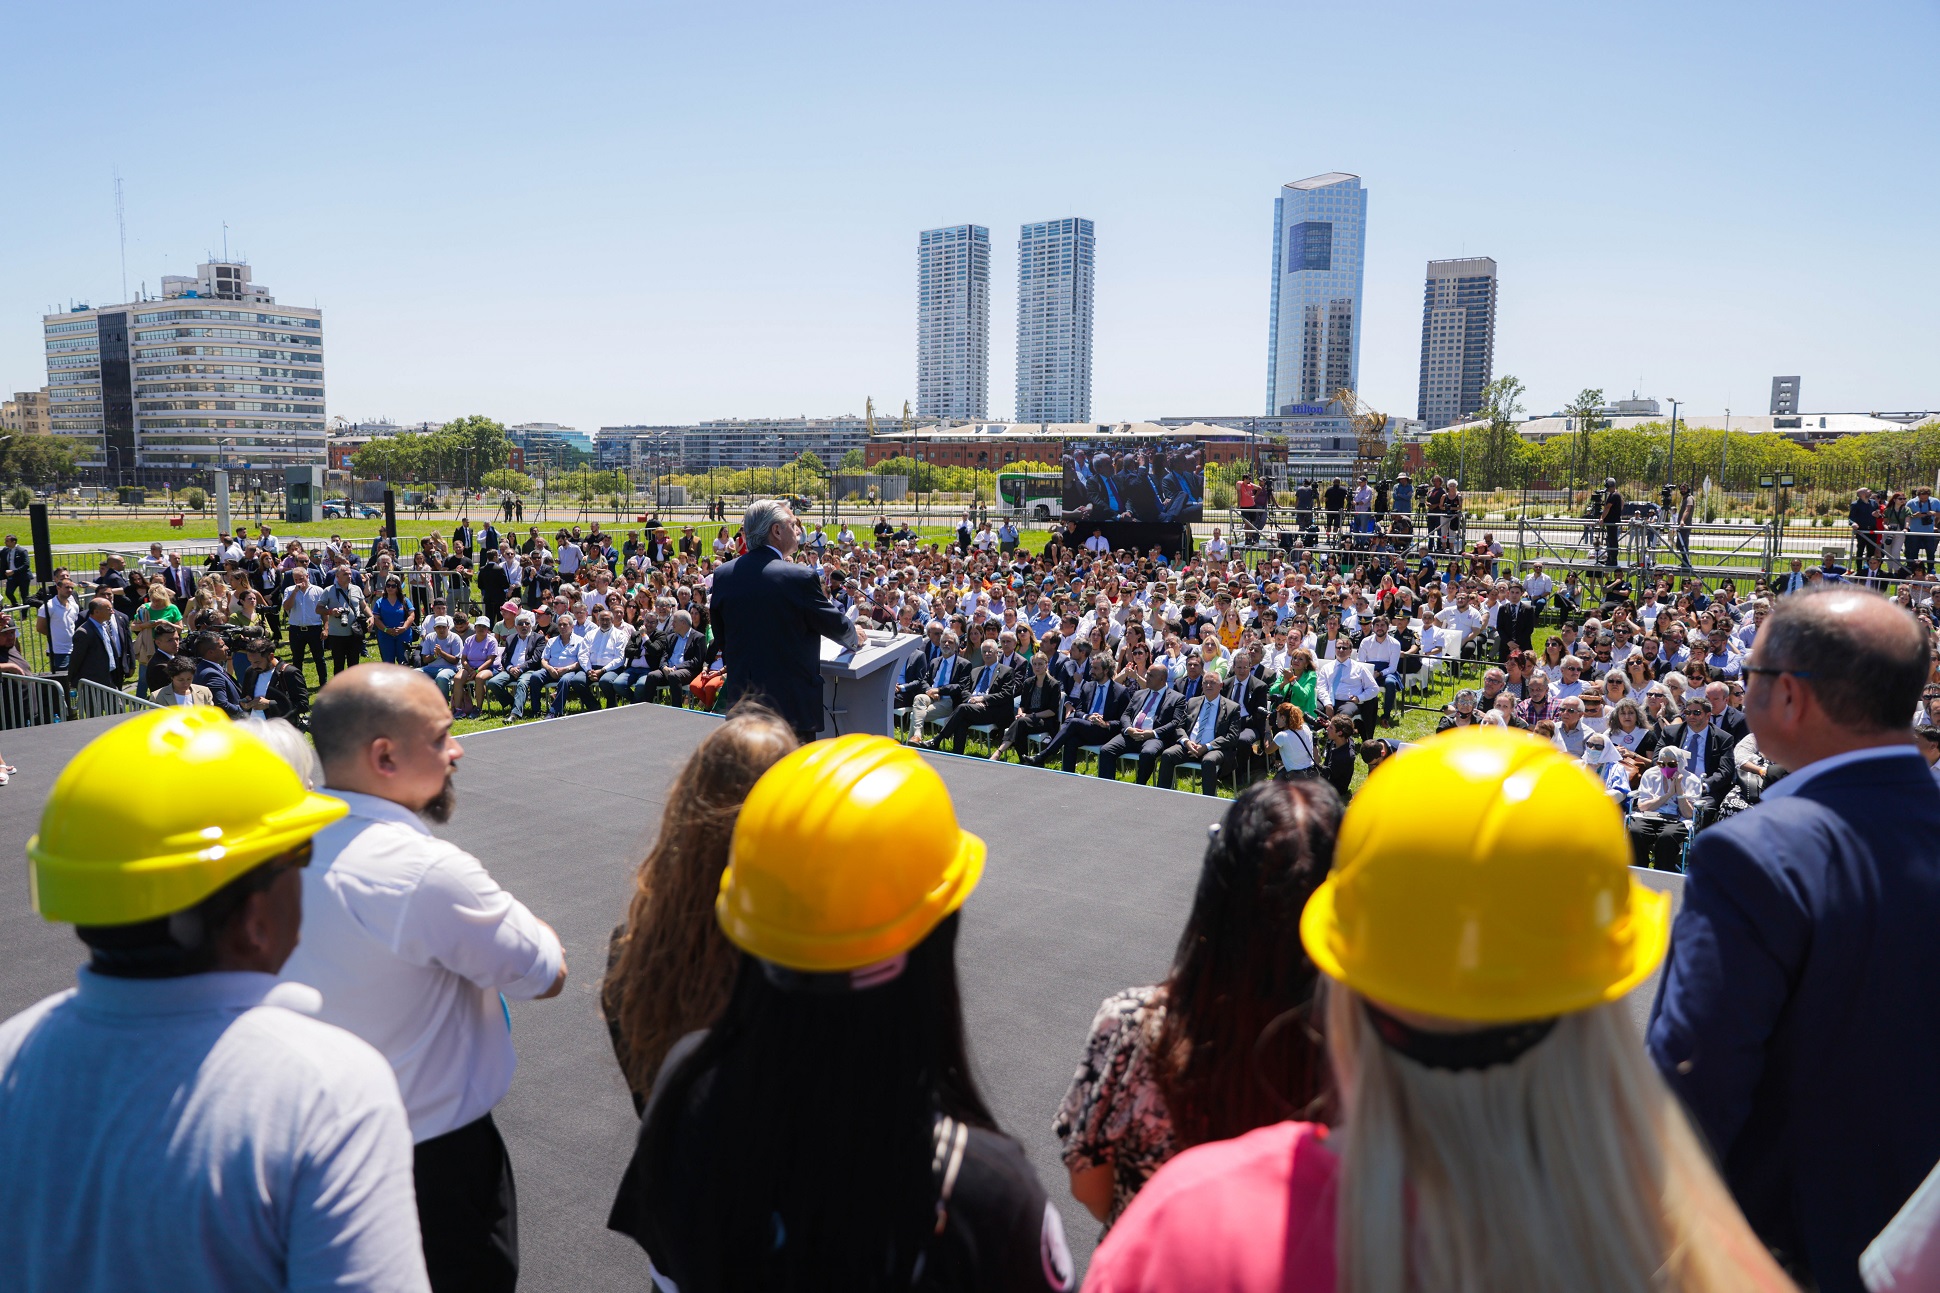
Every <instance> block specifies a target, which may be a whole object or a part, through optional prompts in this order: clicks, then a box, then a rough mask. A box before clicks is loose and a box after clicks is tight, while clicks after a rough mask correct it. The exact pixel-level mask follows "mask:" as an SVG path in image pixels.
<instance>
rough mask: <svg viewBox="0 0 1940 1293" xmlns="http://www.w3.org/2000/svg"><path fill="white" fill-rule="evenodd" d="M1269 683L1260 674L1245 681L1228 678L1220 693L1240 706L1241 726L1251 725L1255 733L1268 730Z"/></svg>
mask: <svg viewBox="0 0 1940 1293" xmlns="http://www.w3.org/2000/svg"><path fill="white" fill-rule="evenodd" d="M1268 689H1269V684H1268V683H1267V682H1266V681H1265V680H1264V679H1263V678H1261V677H1260V676H1259V675H1258V674H1254V675H1253V676H1252V677H1251V678H1248V679H1247V680H1246V681H1245V682H1243V683H1237V684H1236V683H1234V682H1232V681H1231V680H1228V681H1227V683H1226V686H1225V687H1224V688H1223V689H1222V690H1221V691H1220V693H1219V694H1220V695H1221V696H1222V697H1224V698H1225V699H1228V700H1230V701H1232V702H1233V703H1234V704H1235V705H1238V706H1239V710H1240V726H1241V727H1250V728H1252V729H1253V731H1254V732H1255V733H1259V732H1262V731H1264V730H1266V715H1267V710H1268V709H1270V708H1271V706H1270V705H1269V704H1268V702H1267V691H1268Z"/></svg>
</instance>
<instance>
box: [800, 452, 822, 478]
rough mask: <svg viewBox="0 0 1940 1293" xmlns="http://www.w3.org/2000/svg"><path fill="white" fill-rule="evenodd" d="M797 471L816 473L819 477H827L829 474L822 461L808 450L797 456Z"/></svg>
mask: <svg viewBox="0 0 1940 1293" xmlns="http://www.w3.org/2000/svg"><path fill="white" fill-rule="evenodd" d="M795 469H796V470H797V471H801V472H814V473H815V474H816V475H817V476H826V475H828V473H829V469H828V468H827V467H824V466H823V465H822V460H821V459H820V458H817V457H816V456H815V455H814V453H812V452H811V451H809V450H807V449H804V450H802V451H801V452H800V453H799V454H797V455H795Z"/></svg>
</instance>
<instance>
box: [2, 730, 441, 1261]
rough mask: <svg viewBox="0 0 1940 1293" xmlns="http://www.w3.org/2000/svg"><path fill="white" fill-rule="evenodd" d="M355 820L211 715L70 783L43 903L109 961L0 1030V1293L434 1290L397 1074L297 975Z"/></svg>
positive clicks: (56, 824)
mask: <svg viewBox="0 0 1940 1293" xmlns="http://www.w3.org/2000/svg"><path fill="white" fill-rule="evenodd" d="M131 787H138V788H139V789H138V790H132V789H131ZM344 811H345V809H344V805H343V803H342V802H341V801H339V800H336V799H331V798H328V797H325V796H323V795H318V794H313V793H311V792H310V791H308V790H306V789H304V787H303V784H302V782H301V781H300V780H298V777H297V774H296V772H295V771H294V770H293V769H292V768H291V767H290V765H289V764H287V763H285V762H283V761H282V760H281V759H279V758H278V757H277V756H276V755H275V753H274V752H272V751H271V750H270V748H269V747H268V746H267V745H265V744H264V743H263V741H262V740H261V739H260V738H258V737H257V736H255V735H253V734H252V733H251V732H250V731H249V730H248V729H247V728H246V727H245V726H243V725H241V724H237V723H232V722H231V721H230V720H229V719H227V718H225V717H224V716H223V715H222V714H221V712H220V711H217V710H214V709H209V708H206V707H205V708H181V707H171V708H169V709H165V710H159V711H156V712H153V713H149V714H144V715H142V716H141V717H139V718H134V719H131V720H129V721H127V722H125V723H122V724H120V725H118V726H116V727H114V728H112V729H110V730H109V731H107V732H106V733H104V734H103V735H101V736H99V737H97V738H96V739H95V740H94V741H92V742H90V743H89V744H88V745H87V747H86V748H84V749H83V750H82V751H81V753H80V754H79V755H78V756H76V757H75V759H74V761H73V762H71V763H70V764H68V766H67V768H66V769H65V770H64V771H63V772H62V773H61V775H60V778H59V779H58V780H57V781H56V782H55V783H54V789H53V792H52V793H51V794H50V795H49V796H48V800H47V805H46V808H45V810H44V811H43V813H42V815H41V823H40V831H39V833H38V834H36V835H35V836H34V837H33V838H32V839H30V840H29V841H28V842H27V856H28V859H29V862H30V864H31V875H32V882H33V894H34V906H35V909H36V910H38V911H39V912H40V914H41V915H42V916H44V917H45V918H47V919H48V920H50V921H60V922H64V923H72V924H73V925H74V926H75V927H76V933H78V934H79V935H80V937H81V941H82V942H83V943H85V944H87V946H88V949H89V961H88V964H87V965H86V966H85V967H84V968H83V969H82V970H81V971H80V975H79V983H78V985H77V986H76V987H75V988H73V989H71V990H69V991H67V992H62V993H58V994H56V995H54V996H52V997H49V998H47V999H46V1000H45V1001H42V1002H40V1003H39V1004H37V1005H35V1006H33V1007H31V1008H29V1009H28V1010H26V1011H24V1012H22V1013H21V1014H18V1015H16V1016H14V1017H13V1018H12V1019H10V1020H8V1021H7V1022H6V1023H5V1024H0V1164H4V1167H0V1288H6V1289H9V1290H14V1291H16V1293H39V1291H42V1290H44V1291H45V1293H89V1291H91V1290H100V1291H101V1293H107V1291H108V1290H128V1289H157V1290H160V1289H224V1290H237V1289H252V1290H253V1289H262V1290H273V1289H278V1290H280V1289H294V1288H322V1287H331V1288H336V1287H356V1288H359V1289H367V1290H383V1291H385V1293H418V1291H420V1290H425V1289H428V1287H429V1284H428V1281H427V1280H426V1278H425V1270H424V1258H423V1256H422V1252H421V1250H420V1246H419V1240H418V1226H417V1210H416V1208H415V1207H414V1206H413V1202H412V1199H413V1196H412V1188H411V1135H410V1131H409V1130H408V1128H407V1127H406V1124H405V1118H404V1106H403V1102H402V1101H401V1100H400V1099H399V1098H398V1092H397V1082H396V1080H395V1079H394V1078H393V1077H392V1076H391V1067H390V1065H389V1064H387V1063H385V1061H384V1057H383V1056H381V1055H379V1054H378V1053H377V1052H376V1051H375V1050H373V1049H372V1048H371V1047H369V1046H368V1045H366V1044H365V1043H363V1042H361V1041H359V1040H358V1039H357V1038H355V1037H353V1036H351V1035H350V1034H349V1033H346V1032H344V1031H342V1030H341V1029H338V1028H333V1027H331V1026H330V1025H328V1024H325V1023H321V1022H319V1021H317V1020H315V1019H312V1018H309V1015H310V1014H312V1013H314V1012H315V1011H316V1009H317V1007H318V1005H319V999H318V997H317V994H316V993H315V992H314V991H313V990H311V989H309V988H305V987H302V986H300V985H297V984H291V983H279V982H278V981H277V978H276V971H277V970H278V969H279V968H280V967H281V966H282V964H283V961H284V959H285V958H287V957H288V956H289V954H290V951H291V949H292V948H294V947H295V946H296V939H297V930H298V927H299V924H300V921H301V916H302V906H301V904H302V896H301V895H302V889H301V887H300V886H299V884H298V877H297V872H298V869H299V868H301V867H303V866H304V865H306V864H307V863H308V861H309V857H310V837H311V836H312V835H314V834H315V833H316V832H317V831H318V830H320V829H321V828H322V827H324V826H325V825H328V824H329V823H330V822H333V821H335V820H337V819H338V818H339V817H342V816H343V815H344Z"/></svg>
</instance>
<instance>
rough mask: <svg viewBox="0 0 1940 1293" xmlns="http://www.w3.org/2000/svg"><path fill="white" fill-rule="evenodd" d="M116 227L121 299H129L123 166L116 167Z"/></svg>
mask: <svg viewBox="0 0 1940 1293" xmlns="http://www.w3.org/2000/svg"><path fill="white" fill-rule="evenodd" d="M114 175H115V228H116V229H118V230H119V231H120V232H121V299H122V300H124V301H125V300H127V299H128V220H127V218H126V216H125V215H124V214H123V213H122V207H121V168H120V167H116V168H115V173H114Z"/></svg>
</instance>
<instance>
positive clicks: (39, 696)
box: [0, 673, 105, 730]
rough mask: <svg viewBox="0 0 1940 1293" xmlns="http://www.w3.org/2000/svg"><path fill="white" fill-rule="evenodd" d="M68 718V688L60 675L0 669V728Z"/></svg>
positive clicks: (60, 720)
mask: <svg viewBox="0 0 1940 1293" xmlns="http://www.w3.org/2000/svg"><path fill="white" fill-rule="evenodd" d="M104 690H105V689H104ZM66 719H67V688H66V687H63V686H62V685H61V684H60V682H59V681H58V680H57V679H54V678H35V677H24V676H22V675H20V674H17V673H0V730H11V729H13V728H17V727H41V726H44V725H46V724H48V723H60V722H64V721H66Z"/></svg>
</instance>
